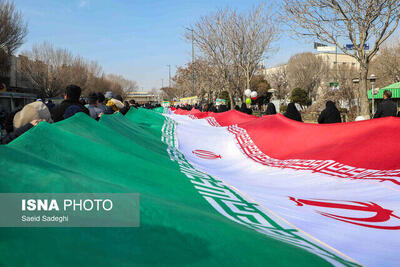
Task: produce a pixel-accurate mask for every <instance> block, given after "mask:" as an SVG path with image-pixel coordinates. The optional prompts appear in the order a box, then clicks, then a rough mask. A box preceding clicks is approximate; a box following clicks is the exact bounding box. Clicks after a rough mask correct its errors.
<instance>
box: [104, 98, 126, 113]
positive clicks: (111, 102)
mask: <svg viewBox="0 0 400 267" xmlns="http://www.w3.org/2000/svg"><path fill="white" fill-rule="evenodd" d="M107 106H109V107H111V108H112V109H113V110H114V111H119V110H120V109H122V108H124V103H122V102H121V101H119V100H117V99H115V98H112V99H110V100H108V102H107Z"/></svg>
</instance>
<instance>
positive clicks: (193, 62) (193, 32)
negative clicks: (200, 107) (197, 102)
mask: <svg viewBox="0 0 400 267" xmlns="http://www.w3.org/2000/svg"><path fill="white" fill-rule="evenodd" d="M186 30H188V31H191V32H192V95H193V96H194V91H195V89H194V31H193V29H189V28H186Z"/></svg>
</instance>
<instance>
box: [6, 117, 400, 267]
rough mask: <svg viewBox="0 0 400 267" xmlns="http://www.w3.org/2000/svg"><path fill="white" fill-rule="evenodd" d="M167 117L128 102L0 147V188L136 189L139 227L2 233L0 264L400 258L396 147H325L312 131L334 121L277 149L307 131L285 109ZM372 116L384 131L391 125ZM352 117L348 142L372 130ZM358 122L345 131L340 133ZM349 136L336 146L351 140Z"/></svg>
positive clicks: (373, 261)
mask: <svg viewBox="0 0 400 267" xmlns="http://www.w3.org/2000/svg"><path fill="white" fill-rule="evenodd" d="M157 111H158V112H157ZM162 112H163V110H161V109H158V110H155V111H150V110H145V109H138V110H134V109H132V110H131V111H129V112H128V113H127V114H126V115H125V116H122V115H121V114H118V113H117V114H114V115H105V116H102V118H101V119H100V121H99V122H96V121H95V120H93V119H91V118H90V117H88V116H87V115H85V114H83V113H78V114H76V115H75V116H73V117H71V118H69V119H67V120H64V121H61V122H58V123H54V124H49V123H43V122H42V123H39V125H37V126H36V127H34V128H32V129H31V130H30V131H28V132H26V133H25V134H24V135H22V136H20V137H19V138H17V139H16V140H14V141H13V142H12V143H10V144H9V145H6V146H1V147H0V158H1V161H0V178H1V179H0V192H1V193H24V192H26V193H139V194H140V227H137V228H0V249H1V251H2V252H3V253H2V257H1V259H0V263H1V264H2V265H13V266H21V265H40V266H54V265H65V266H70V265H73V264H75V265H76V264H79V265H83V264H85V265H95V264H96V265H99V266H110V265H116V264H118V265H123V266H137V265H140V266H142V265H154V264H158V265H173V266H177V265H199V266H204V265H210V264H211V265H226V266H237V265H246V266H258V265H266V264H268V265H285V266H289V265H290V266H292V265H296V266H310V265H318V266H323V265H335V266H353V265H359V264H365V265H378V264H379V265H385V264H386V265H393V264H394V263H395V262H397V261H398V260H399V258H398V256H397V255H396V253H395V251H396V250H398V248H399V241H398V240H400V239H399V238H398V237H399V235H398V226H399V225H400V224H399V221H400V220H399V219H398V218H397V216H398V215H399V214H398V209H399V205H398V204H399V201H398V200H399V197H398V184H397V182H398V176H399V175H398V171H396V170H398V169H400V167H399V166H398V164H397V163H396V162H395V160H392V159H390V158H389V157H388V156H386V155H390V156H392V157H396V156H395V154H394V153H396V152H397V150H396V149H398V148H396V147H392V148H391V149H392V150H393V151H394V152H393V153H392V152H390V153H392V154H387V153H389V152H388V151H387V153H384V152H382V151H377V153H378V154H377V155H379V156H382V157H383V158H382V159H378V158H376V157H377V156H374V155H370V154H362V153H358V154H357V153H356V152H352V154H350V155H346V153H345V151H344V150H343V151H337V152H336V153H334V154H330V153H329V151H332V148H329V147H328V146H325V147H321V145H322V143H321V140H316V138H317V137H318V136H319V135H323V134H324V133H331V134H332V136H335V135H334V134H333V133H334V132H335V130H334V128H333V127H332V128H330V129H329V130H327V131H322V132H321V133H315V134H314V133H311V134H313V135H312V137H310V138H312V140H314V141H315V143H314V145H310V146H307V147H304V149H303V150H301V149H300V148H295V146H296V144H294V143H290V144H288V146H287V147H283V145H284V142H285V140H284V137H283V136H284V135H288V136H290V137H291V138H293V136H294V134H295V132H296V131H300V130H299V129H300V128H301V127H300V126H297V125H295V124H292V123H291V122H287V121H285V119H284V118H281V117H279V116H277V117H274V118H273V119H272V121H270V119H269V118H261V119H260V118H256V117H253V116H249V115H243V114H241V113H233V114H231V113H232V112H231V113H229V112H226V114H224V113H222V114H212V113H207V114H203V113H201V112H199V111H195V110H194V111H190V112H191V114H184V113H186V112H183V111H179V110H177V111H175V113H176V114H174V113H172V112H171V110H169V111H168V112H164V113H166V114H162ZM168 113H169V114H168ZM179 113H182V115H177V114H179ZM187 113H189V112H187ZM258 121H259V122H258ZM377 123H379V125H378V126H380V127H384V124H385V121H384V119H382V122H381V121H380V120H379V122H377ZM285 124H287V125H286V126H285ZM274 125H276V126H274ZM278 125H280V126H281V128H282V129H283V130H284V131H285V132H279V128H280V127H278ZM358 125H359V126H360V129H361V130H360V131H361V132H358V133H355V134H356V137H355V139H354V140H358V141H357V142H355V141H354V143H355V144H354V149H358V148H362V144H363V142H365V141H363V140H362V137H363V134H364V135H367V134H372V133H371V132H370V131H369V130H368V129H367V128H368V127H366V126H365V127H361V126H363V125H361V124H358ZM287 127H289V128H287ZM290 127H292V128H290ZM297 127H300V128H297ZM307 127H309V126H307ZM374 127H375V126H374ZM385 127H386V126H385ZM387 127H388V128H385V129H392V128H390V127H389V126H387ZM325 128H326V129H328V128H329V126H328V127H325ZM354 129H358V128H357V127H355V128H354ZM354 129H353V130H347V129H342V130H341V132H343V135H342V138H343V139H346V138H348V136H350V135H351V132H352V131H354ZM314 130H315V131H316V132H318V131H319V130H318V129H317V128H315V129H311V128H310V129H307V131H310V132H314ZM293 131H294V132H293ZM371 131H372V130H371ZM261 132H264V134H262V133H261ZM305 132H306V131H305ZM290 134H293V135H290ZM394 135H395V134H394ZM339 137H340V136H339ZM339 137H338V139H336V141H335V142H339V141H338V140H340V138H339ZM379 137H380V135H375V136H372V137H371V138H379ZM384 137H385V138H387V136H384ZM346 140H347V139H346ZM346 140H343V143H339V144H338V146H348V145H349V144H350V143H351V142H350V141H348V140H347V141H346ZM368 140H369V141H370V140H372V139H368ZM300 141H301V140H300ZM303 141H304V142H309V140H303ZM332 142H333V141H332ZM346 142H347V143H346ZM393 142H394V141H393ZM271 143H272V144H271ZM371 143H372V142H371ZM378 143H379V142H378ZM333 144H335V143H333ZM336 144H337V143H336ZM379 144H381V143H379ZM371 145H372V144H371ZM279 146H281V147H282V150H281V149H278V148H279ZM290 147H293V149H294V150H293V151H294V152H293V153H294V154H291V153H290ZM381 149H384V148H381ZM388 150H389V149H388ZM362 152H363V153H367V152H368V150H363V151H362ZM330 155H332V157H330ZM317 156H318V157H317ZM314 157H315V158H314ZM354 157H360V159H354ZM385 159H386V160H385ZM395 159H396V158H395ZM375 161H378V162H375ZM373 162H374V163H373ZM335 164H336V165H335ZM337 164H339V165H337ZM374 164H375V165H374ZM369 166H371V167H369ZM351 168H353V169H351ZM357 175H358V176H357ZM358 178H360V179H358ZM384 249H386V250H384ZM385 251H386V252H385Z"/></svg>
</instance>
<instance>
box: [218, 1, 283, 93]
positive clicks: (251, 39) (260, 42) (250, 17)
mask: <svg viewBox="0 0 400 267" xmlns="http://www.w3.org/2000/svg"><path fill="white" fill-rule="evenodd" d="M273 18H274V17H273V16H272V15H271V14H270V13H269V12H268V11H267V9H266V8H265V7H264V5H259V6H257V7H255V8H253V9H252V10H251V11H250V12H249V13H248V14H237V13H236V12H235V11H233V12H232V13H231V14H230V17H229V21H228V23H227V25H226V26H227V29H226V30H227V33H228V34H227V36H228V38H229V42H228V45H229V50H230V53H231V55H232V58H233V62H234V66H238V67H239V68H240V69H241V70H242V71H243V73H244V75H245V77H246V88H250V80H251V79H252V77H253V75H254V74H255V73H256V71H257V70H259V67H260V66H259V64H260V62H261V61H263V60H265V59H267V55H268V52H269V51H270V50H271V45H272V42H273V41H274V40H276V38H277V32H278V31H277V30H278V29H277V24H276V21H273Z"/></svg>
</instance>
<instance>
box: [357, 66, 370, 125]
mask: <svg viewBox="0 0 400 267" xmlns="http://www.w3.org/2000/svg"><path fill="white" fill-rule="evenodd" d="M368 67H369V64H368V63H362V64H360V88H359V96H360V115H361V116H364V117H365V118H367V119H369V118H370V110H369V101H368V95H367V91H368V79H367V78H368Z"/></svg>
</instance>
